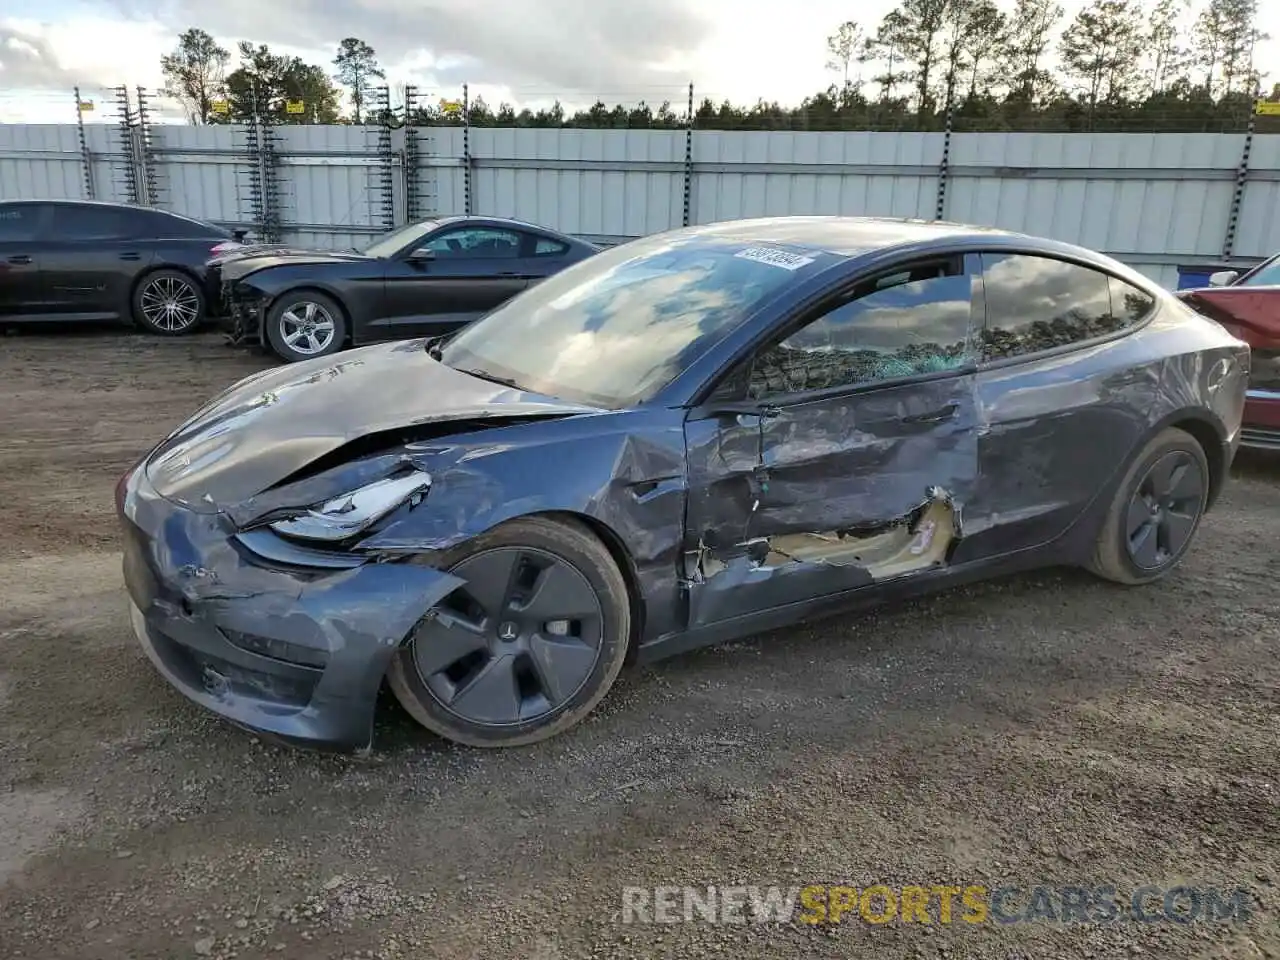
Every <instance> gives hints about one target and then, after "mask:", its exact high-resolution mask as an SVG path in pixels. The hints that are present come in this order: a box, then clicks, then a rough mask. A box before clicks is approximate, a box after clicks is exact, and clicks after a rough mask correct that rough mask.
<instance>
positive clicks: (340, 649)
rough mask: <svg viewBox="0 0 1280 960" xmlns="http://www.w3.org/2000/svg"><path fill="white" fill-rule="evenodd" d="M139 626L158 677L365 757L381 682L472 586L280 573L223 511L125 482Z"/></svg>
mask: <svg viewBox="0 0 1280 960" xmlns="http://www.w3.org/2000/svg"><path fill="white" fill-rule="evenodd" d="M117 500H118V502H117V506H118V509H119V513H120V518H121V523H122V525H123V528H124V541H125V547H124V578H125V585H126V587H127V588H128V591H129V598H130V608H131V618H132V623H133V628H134V631H135V633H136V634H137V636H138V640H139V642H140V643H141V644H142V647H143V650H144V651H145V652H146V654H147V656H148V657H149V658H150V660H151V662H152V663H153V664H154V665H155V667H156V669H157V670H159V672H160V673H161V674H162V675H163V676H164V677H165V679H166V680H168V681H169V683H171V684H172V685H173V686H174V687H176V688H177V689H178V690H179V691H180V692H181V693H183V694H184V695H185V696H187V697H188V698H189V699H191V700H193V701H195V702H196V703H198V704H200V705H201V706H203V707H206V708H208V709H209V710H212V711H213V712H214V713H217V714H219V715H221V716H223V717H225V718H227V719H228V720H231V721H232V722H234V723H236V724H238V725H240V726H243V727H248V728H250V729H253V730H256V731H261V732H263V733H266V734H271V735H274V736H276V737H280V738H283V739H286V740H288V741H291V742H295V743H306V744H311V745H315V746H324V747H328V748H332V749H340V750H353V749H362V748H367V747H368V746H369V745H370V744H371V742H372V739H373V716H374V709H375V705H376V702H377V696H378V691H379V688H380V687H381V684H382V679H383V676H384V675H385V673H386V669H387V666H388V664H389V662H390V660H391V657H392V655H393V654H394V652H395V650H396V648H397V647H398V646H399V645H400V644H401V643H402V642H403V641H404V640H405V638H406V637H407V636H408V635H409V634H410V632H411V631H412V629H413V627H414V625H415V624H416V623H417V622H418V621H419V620H420V619H421V618H422V617H423V616H424V615H425V614H426V613H427V611H428V610H430V609H431V608H432V607H433V606H435V605H436V604H437V603H439V602H440V601H441V600H443V599H444V598H445V597H446V596H448V595H449V594H450V593H451V592H452V591H453V590H454V589H456V588H457V587H458V586H459V585H460V584H461V583H462V581H461V580H459V579H458V578H456V577H453V576H450V575H449V574H447V573H444V572H442V571H439V570H435V569H433V568H431V567H426V566H416V565H411V564H406V563H375V562H365V563H359V564H358V565H354V566H349V567H346V568H334V567H323V566H309V565H305V553H304V552H299V554H298V556H299V557H301V558H303V560H304V563H303V564H282V563H276V562H273V561H270V560H267V559H265V558H264V557H261V556H258V555H255V554H254V553H253V552H252V551H251V550H248V549H246V548H245V547H244V546H242V545H241V544H240V543H238V542H237V541H236V540H235V539H234V536H233V535H234V533H235V531H234V528H233V526H232V524H231V522H230V521H229V520H228V519H227V518H226V517H225V516H224V515H222V514H198V513H195V512H193V511H190V510H187V509H185V508H183V507H180V506H178V505H176V504H173V503H171V502H170V501H167V500H165V499H163V498H162V497H160V496H159V495H158V494H157V493H156V492H155V490H154V489H152V488H151V486H150V484H149V483H148V482H147V480H146V478H145V471H144V470H143V469H141V468H137V469H135V470H133V471H132V472H131V473H130V474H129V476H128V477H127V478H126V479H125V480H124V481H122V483H121V487H120V489H119V491H118V494H117Z"/></svg>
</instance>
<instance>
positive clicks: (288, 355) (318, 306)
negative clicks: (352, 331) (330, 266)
mask: <svg viewBox="0 0 1280 960" xmlns="http://www.w3.org/2000/svg"><path fill="white" fill-rule="evenodd" d="M300 323H301V324H302V326H300V325H299V324H300ZM307 323H312V324H314V326H313V327H311V328H310V331H309V335H308V333H307V332H304V333H303V334H302V335H301V338H299V339H294V340H293V342H292V343H291V342H290V340H291V335H292V334H293V332H295V331H298V330H303V331H306V330H307V328H306V326H305V325H306V324H307ZM266 334H267V337H266V339H267V344H268V345H269V346H270V347H271V349H272V351H274V353H275V355H276V356H278V357H279V358H280V359H281V360H284V361H285V362H286V363H297V362H299V361H302V360H314V359H315V358H316V357H327V356H330V355H331V354H335V353H337V352H338V351H339V350H341V349H342V346H343V344H344V343H345V342H346V339H347V315H346V313H345V312H344V311H343V309H342V307H341V305H339V303H338V302H337V301H336V300H334V299H333V298H332V297H329V296H326V295H325V294H323V293H320V292H319V291H316V290H292V291H289V292H288V293H282V294H281V295H280V296H279V297H277V298H276V300H275V302H274V303H273V304H272V305H271V309H270V310H268V311H267V321H266ZM309 337H310V338H309ZM295 344H296V345H295Z"/></svg>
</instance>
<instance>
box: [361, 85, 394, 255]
mask: <svg viewBox="0 0 1280 960" xmlns="http://www.w3.org/2000/svg"><path fill="white" fill-rule="evenodd" d="M374 103H375V105H376V108H377V113H378V116H377V120H378V126H377V128H376V129H377V136H376V149H377V153H378V166H377V168H376V169H377V174H376V175H375V177H373V178H372V179H373V181H374V182H373V184H372V186H373V189H372V190H371V191H370V200H374V198H375V197H376V201H375V204H374V208H373V210H371V211H370V212H371V213H375V214H377V213H381V215H382V226H383V229H384V230H394V229H395V226H396V220H397V218H396V187H395V177H396V156H395V150H394V149H393V147H392V142H391V132H392V126H391V124H392V120H393V117H392V115H391V88H390V87H389V86H386V85H383V86H381V87H378V88H377V89H376V90H375V91H374ZM366 122H367V118H366Z"/></svg>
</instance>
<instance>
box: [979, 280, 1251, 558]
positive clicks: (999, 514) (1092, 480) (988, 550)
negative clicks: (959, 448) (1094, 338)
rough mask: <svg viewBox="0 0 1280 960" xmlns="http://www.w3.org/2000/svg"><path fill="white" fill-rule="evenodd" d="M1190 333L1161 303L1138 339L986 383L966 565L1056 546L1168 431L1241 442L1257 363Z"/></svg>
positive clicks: (1221, 340)
mask: <svg viewBox="0 0 1280 960" xmlns="http://www.w3.org/2000/svg"><path fill="white" fill-rule="evenodd" d="M1186 321H1187V317H1186V316H1184V315H1183V313H1182V310H1181V308H1180V307H1179V306H1178V305H1177V304H1176V303H1173V302H1171V301H1169V300H1168V299H1166V298H1164V297H1161V298H1160V303H1159V306H1158V308H1157V310H1156V312H1155V314H1154V315H1153V316H1152V317H1151V319H1150V320H1149V321H1148V322H1147V323H1146V324H1145V325H1143V326H1142V327H1141V328H1140V329H1137V330H1134V331H1133V332H1131V333H1128V334H1122V335H1120V336H1118V337H1116V338H1114V339H1111V340H1107V341H1104V342H1101V343H1096V344H1092V345H1086V346H1083V347H1081V348H1079V349H1075V350H1069V351H1067V352H1065V353H1062V354H1060V355H1058V356H1055V357H1051V358H1045V359H1035V358H1031V359H1028V360H1027V362H1025V363H1019V364H1014V365H1011V366H1005V367H1002V368H1000V369H995V370H987V371H981V372H979V375H978V396H979V408H980V414H979V415H980V419H981V422H982V423H981V428H980V429H981V437H980V439H979V445H978V446H979V478H980V482H979V484H978V495H977V496H976V497H975V498H974V500H973V502H972V503H971V504H970V505H969V511H968V513H967V515H966V528H967V532H968V535H967V537H966V538H965V540H964V541H962V543H961V544H960V546H959V547H958V548H957V551H956V560H957V562H965V561H968V560H972V559H978V558H982V557H987V556H992V555H997V554H1005V553H1010V552H1014V551H1020V550H1027V549H1031V548H1035V547H1039V546H1044V545H1046V544H1048V543H1051V542H1053V541H1055V540H1056V539H1057V538H1059V537H1060V536H1062V535H1063V534H1064V533H1065V532H1066V531H1067V530H1069V529H1071V528H1072V527H1073V526H1074V525H1076V524H1078V523H1079V522H1080V520H1081V518H1082V517H1083V516H1084V515H1085V514H1086V513H1087V512H1088V511H1089V510H1090V508H1091V506H1092V505H1093V504H1094V503H1095V502H1096V500H1097V498H1098V496H1099V491H1101V490H1104V489H1107V487H1108V484H1109V483H1111V482H1112V481H1113V480H1114V479H1115V478H1116V477H1118V476H1119V475H1120V474H1121V473H1122V472H1123V471H1124V469H1125V467H1126V466H1127V465H1128V463H1129V462H1130V460H1131V458H1132V457H1133V456H1134V455H1135V454H1136V453H1137V451H1138V449H1139V448H1141V446H1142V445H1143V443H1145V442H1146V440H1147V439H1148V438H1149V437H1150V436H1151V435H1152V434H1153V433H1154V432H1155V431H1156V430H1158V429H1159V427H1160V426H1161V425H1164V424H1167V423H1170V422H1175V421H1177V420H1178V419H1179V418H1180V417H1183V418H1198V419H1200V420H1202V421H1203V422H1204V423H1205V424H1206V425H1207V426H1209V427H1210V428H1211V429H1212V432H1213V433H1214V434H1215V435H1216V436H1218V437H1222V438H1224V439H1226V438H1228V437H1230V435H1231V434H1232V432H1233V431H1234V429H1235V428H1234V427H1233V426H1232V425H1231V424H1232V422H1233V421H1234V422H1235V423H1237V424H1238V421H1239V417H1240V409H1239V408H1240V406H1241V402H1242V399H1243V382H1242V380H1241V378H1242V377H1243V376H1244V375H1245V374H1244V372H1243V371H1244V370H1245V369H1247V362H1248V361H1247V354H1245V353H1243V352H1242V349H1241V347H1240V346H1239V345H1237V344H1235V343H1233V341H1232V339H1231V338H1230V337H1229V336H1227V335H1226V334H1224V333H1223V332H1222V331H1221V330H1215V329H1213V328H1212V327H1211V326H1210V325H1209V324H1204V323H1197V322H1195V321H1194V319H1193V321H1192V323H1190V324H1188V323H1187V322H1186ZM1209 454H1210V460H1211V461H1214V460H1215V459H1216V458H1217V455H1216V454H1215V452H1214V451H1213V450H1212V449H1211V450H1210V451H1209ZM1060 559H1061V560H1062V561H1063V562H1074V561H1075V560H1077V559H1079V558H1073V557H1067V556H1063V557H1061V558H1060Z"/></svg>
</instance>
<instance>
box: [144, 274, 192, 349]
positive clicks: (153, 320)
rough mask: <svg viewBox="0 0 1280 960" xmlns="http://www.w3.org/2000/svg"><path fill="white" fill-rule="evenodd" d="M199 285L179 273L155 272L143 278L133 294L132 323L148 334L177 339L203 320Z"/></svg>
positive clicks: (186, 275)
mask: <svg viewBox="0 0 1280 960" xmlns="http://www.w3.org/2000/svg"><path fill="white" fill-rule="evenodd" d="M205 310H206V307H205V298H204V293H203V292H201V290H200V287H199V285H198V284H197V283H196V282H195V281H194V280H193V279H192V278H191V277H190V276H189V275H188V274H185V273H183V272H181V271H179V270H157V271H155V272H154V273H150V274H147V275H146V276H145V277H143V278H142V282H141V283H140V284H139V285H138V288H137V290H136V291H135V292H134V295H133V320H134V322H135V323H136V324H137V325H138V326H140V327H142V328H143V329H144V330H147V331H149V332H151V333H157V334H160V335H161V336H166V337H180V336H183V335H185V334H188V333H191V332H192V331H193V330H195V329H196V327H198V326H199V325H200V322H201V321H202V320H203V319H204V317H205Z"/></svg>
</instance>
